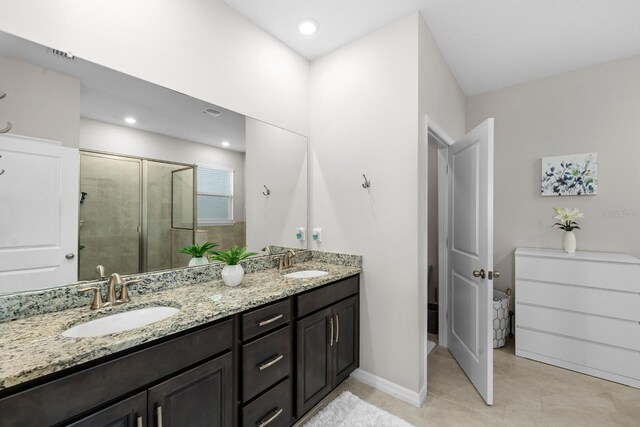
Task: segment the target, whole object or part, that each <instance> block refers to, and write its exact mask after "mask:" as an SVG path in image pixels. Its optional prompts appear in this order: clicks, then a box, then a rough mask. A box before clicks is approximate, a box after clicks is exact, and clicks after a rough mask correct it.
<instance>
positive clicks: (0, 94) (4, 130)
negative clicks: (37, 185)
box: [0, 92, 13, 175]
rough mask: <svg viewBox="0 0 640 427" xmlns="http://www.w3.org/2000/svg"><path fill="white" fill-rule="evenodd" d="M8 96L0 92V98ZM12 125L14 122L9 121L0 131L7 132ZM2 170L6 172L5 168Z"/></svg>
mask: <svg viewBox="0 0 640 427" xmlns="http://www.w3.org/2000/svg"><path fill="white" fill-rule="evenodd" d="M6 96H7V94H6V93H5V92H2V93H0V99H4V98H5V97H6ZM12 127H13V124H12V123H11V122H7V126H6V127H5V128H4V129H0V133H7V132H9V131H10V130H11V128H12ZM2 172H4V169H3V171H2ZM0 175H2V173H0Z"/></svg>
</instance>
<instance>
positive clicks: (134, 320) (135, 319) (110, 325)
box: [62, 307, 180, 338]
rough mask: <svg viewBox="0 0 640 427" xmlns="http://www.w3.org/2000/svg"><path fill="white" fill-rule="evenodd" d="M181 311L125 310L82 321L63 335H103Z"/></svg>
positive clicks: (171, 309) (154, 309)
mask: <svg viewBox="0 0 640 427" xmlns="http://www.w3.org/2000/svg"><path fill="white" fill-rule="evenodd" d="M179 312H180V310H179V309H177V308H173V307H148V308H140V309H138V310H131V311H125V312H124V313H118V314H112V315H110V316H106V317H102V318H100V319H96V320H90V321H89V322H85V323H81V324H79V325H76V326H74V327H72V328H69V329H67V330H66V331H64V332H63V333H62V336H65V337H69V338H87V337H101V336H104V335H109V334H115V333H116V332H124V331H129V330H131V329H135V328H139V327H141V326H145V325H149V324H151V323H154V322H159V321H160V320H164V319H167V318H169V317H171V316H173V315H175V314H178V313H179Z"/></svg>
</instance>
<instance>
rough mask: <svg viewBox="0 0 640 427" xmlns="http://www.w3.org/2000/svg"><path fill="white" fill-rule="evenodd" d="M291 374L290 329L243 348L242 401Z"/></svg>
mask: <svg viewBox="0 0 640 427" xmlns="http://www.w3.org/2000/svg"><path fill="white" fill-rule="evenodd" d="M290 374H291V326H287V327H286V328H283V329H281V330H279V331H276V332H272V333H270V334H269V335H267V336H265V337H263V338H260V339H257V340H255V341H253V342H251V343H249V344H245V345H244V346H243V347H242V401H243V402H246V401H248V400H249V399H252V398H253V397H255V396H257V395H258V394H260V393H262V392H263V391H265V390H266V389H268V388H269V387H271V386H272V385H274V384H275V383H277V382H278V381H280V380H281V379H283V378H285V377H286V376H288V375H290Z"/></svg>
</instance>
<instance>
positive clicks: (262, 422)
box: [258, 409, 282, 427]
mask: <svg viewBox="0 0 640 427" xmlns="http://www.w3.org/2000/svg"><path fill="white" fill-rule="evenodd" d="M280 414H282V409H277V410H276V412H274V414H273V415H271V416H270V417H269V418H267V419H266V420H265V419H264V418H263V419H262V420H260V421H258V427H264V426H266V425H269V424H270V423H271V422H272V421H273V420H275V419H276V418H278V417H279V416H280Z"/></svg>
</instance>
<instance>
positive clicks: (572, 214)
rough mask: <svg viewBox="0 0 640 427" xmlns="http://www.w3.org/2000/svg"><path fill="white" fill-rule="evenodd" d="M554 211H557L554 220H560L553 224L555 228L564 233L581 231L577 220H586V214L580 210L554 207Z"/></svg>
mask: <svg viewBox="0 0 640 427" xmlns="http://www.w3.org/2000/svg"><path fill="white" fill-rule="evenodd" d="M553 210H554V211H556V214H557V215H556V216H555V217H553V218H554V219H557V220H558V222H556V223H555V224H553V227H558V230H564V231H573V230H574V229H578V230H580V227H578V223H577V220H579V219H581V218H584V214H583V213H582V212H580V211H579V210H578V209H569V208H559V207H554V208H553Z"/></svg>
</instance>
